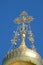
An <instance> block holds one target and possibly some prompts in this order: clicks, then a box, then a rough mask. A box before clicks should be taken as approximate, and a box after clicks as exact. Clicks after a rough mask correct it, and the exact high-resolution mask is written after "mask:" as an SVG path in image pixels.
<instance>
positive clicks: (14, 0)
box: [0, 0, 43, 65]
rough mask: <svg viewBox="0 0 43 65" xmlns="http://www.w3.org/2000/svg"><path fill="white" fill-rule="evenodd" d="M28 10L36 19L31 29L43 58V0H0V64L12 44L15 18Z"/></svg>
mask: <svg viewBox="0 0 43 65" xmlns="http://www.w3.org/2000/svg"><path fill="white" fill-rule="evenodd" d="M22 11H26V12H27V13H28V14H29V15H32V16H33V17H34V18H35V19H34V22H32V23H31V29H32V31H33V33H34V36H35V47H36V49H37V52H38V53H39V54H40V55H41V57H42V58H43V0H0V65H1V63H2V60H3V58H4V56H5V55H6V53H7V51H8V50H9V48H10V46H11V42H10V40H11V39H12V38H13V35H14V34H13V30H15V27H17V25H15V24H14V22H13V19H14V18H16V17H18V16H19V14H20V13H21V12H22Z"/></svg>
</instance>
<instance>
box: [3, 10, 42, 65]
mask: <svg viewBox="0 0 43 65" xmlns="http://www.w3.org/2000/svg"><path fill="white" fill-rule="evenodd" d="M33 19H34V18H33V17H32V16H28V14H27V13H26V12H24V11H23V12H22V14H21V15H20V17H19V18H16V19H15V21H16V23H18V28H17V31H16V32H15V36H14V38H13V40H12V44H13V45H14V46H15V45H17V41H18V40H17V39H18V38H17V36H18V35H19V34H18V30H19V31H20V35H21V40H22V42H21V45H20V46H19V47H18V48H16V47H15V48H14V49H12V50H11V51H10V52H8V53H7V55H6V56H5V58H4V60H3V63H2V65H43V64H42V59H41V57H40V55H39V54H38V53H37V52H36V50H35V46H34V37H33V33H32V31H31V28H30V22H31V21H32V20H33ZM26 23H27V24H29V26H27V25H26ZM19 25H20V27H19ZM28 27H29V28H28ZM26 33H28V34H29V37H28V39H29V41H30V43H31V45H32V46H31V49H30V48H28V47H27V46H26V45H25V38H26Z"/></svg>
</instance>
